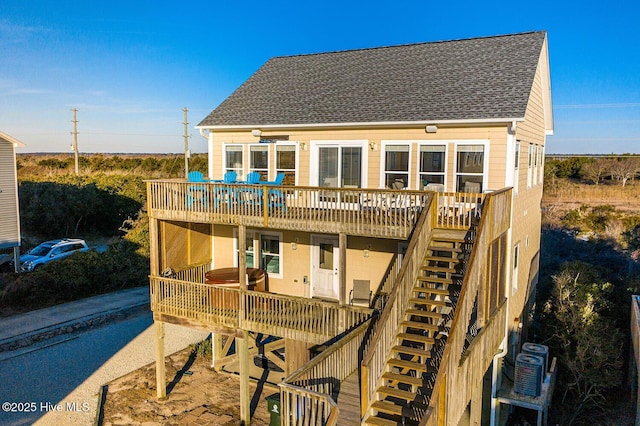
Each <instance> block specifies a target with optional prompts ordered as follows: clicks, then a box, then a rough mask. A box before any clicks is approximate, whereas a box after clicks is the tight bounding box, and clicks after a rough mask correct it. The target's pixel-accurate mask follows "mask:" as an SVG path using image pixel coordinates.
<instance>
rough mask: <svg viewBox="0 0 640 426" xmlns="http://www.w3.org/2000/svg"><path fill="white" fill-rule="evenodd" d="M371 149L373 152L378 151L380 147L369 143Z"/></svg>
mask: <svg viewBox="0 0 640 426" xmlns="http://www.w3.org/2000/svg"><path fill="white" fill-rule="evenodd" d="M369 148H371V151H375V150H376V149H378V145H376V143H375V142H369Z"/></svg>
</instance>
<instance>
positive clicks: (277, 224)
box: [147, 180, 453, 239]
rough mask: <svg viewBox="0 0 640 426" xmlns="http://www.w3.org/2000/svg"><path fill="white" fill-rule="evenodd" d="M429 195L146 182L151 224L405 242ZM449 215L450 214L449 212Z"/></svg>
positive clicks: (335, 189)
mask: <svg viewBox="0 0 640 426" xmlns="http://www.w3.org/2000/svg"><path fill="white" fill-rule="evenodd" d="M433 194H434V192H428V191H409V190H390V189H389V190H379V189H366V188H325V187H304V186H295V187H294V186H274V185H244V184H222V183H209V182H202V183H201V182H198V183H194V182H186V181H182V180H154V181H148V182H147V202H148V211H149V216H150V217H153V218H156V219H165V220H178V221H187V222H204V223H218V224H228V225H245V226H255V227H265V228H266V227H271V228H278V229H289V230H297V231H307V232H326V233H336V234H337V233H347V234H349V235H362V236H371V237H380V238H398V239H406V238H407V237H408V236H409V234H410V233H411V231H412V229H413V227H414V225H415V222H416V220H417V219H418V217H419V215H420V213H421V212H422V209H423V208H424V206H425V205H428V204H429V203H430V200H431V198H432V197H433ZM452 211H453V210H452Z"/></svg>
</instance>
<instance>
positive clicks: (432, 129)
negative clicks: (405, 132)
mask: <svg viewBox="0 0 640 426" xmlns="http://www.w3.org/2000/svg"><path fill="white" fill-rule="evenodd" d="M424 131H425V132H427V133H435V132H437V131H438V126H433V125H432V126H427V127H425V128H424Z"/></svg>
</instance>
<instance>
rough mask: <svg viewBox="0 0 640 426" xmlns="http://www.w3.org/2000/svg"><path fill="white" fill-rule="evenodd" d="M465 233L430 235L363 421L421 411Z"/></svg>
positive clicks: (445, 330)
mask: <svg viewBox="0 0 640 426" xmlns="http://www.w3.org/2000/svg"><path fill="white" fill-rule="evenodd" d="M468 243H469V241H465V238H464V235H463V234H461V235H460V236H455V237H452V236H435V235H434V236H433V237H432V239H431V242H430V243H429V247H428V250H427V254H426V256H425V257H424V260H423V264H422V268H421V275H420V276H419V277H418V278H417V279H416V282H415V286H414V287H413V291H412V295H411V296H410V299H409V303H408V308H407V309H406V310H405V311H404V318H403V321H402V322H401V324H400V329H399V331H398V333H397V334H396V343H395V345H394V346H393V347H392V348H391V353H390V354H389V357H388V359H387V361H386V364H385V370H384V373H383V375H382V381H381V384H380V385H379V387H378V389H377V390H376V400H375V401H374V402H373V403H372V404H371V405H370V407H369V410H368V411H367V414H366V415H365V419H364V422H363V423H364V424H367V425H417V424H418V423H419V420H420V418H421V417H422V415H423V414H424V413H425V412H426V409H427V407H428V405H429V399H430V396H431V392H432V390H433V385H434V382H435V379H436V375H437V373H438V368H439V365H440V360H441V359H442V355H443V353H444V347H445V344H446V340H447V336H448V334H449V329H450V327H451V321H452V319H453V315H454V312H455V307H456V303H457V300H458V296H459V294H460V289H461V285H462V278H463V272H462V271H463V270H464V269H463V267H464V261H465V256H466V255H467V254H468V252H465V250H464V248H465V247H467V248H468V246H469V244H468Z"/></svg>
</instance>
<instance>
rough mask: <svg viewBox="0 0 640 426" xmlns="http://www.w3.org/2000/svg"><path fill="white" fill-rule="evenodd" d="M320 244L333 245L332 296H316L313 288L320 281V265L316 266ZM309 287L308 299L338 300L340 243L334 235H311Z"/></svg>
mask: <svg viewBox="0 0 640 426" xmlns="http://www.w3.org/2000/svg"><path fill="white" fill-rule="evenodd" d="M320 243H330V244H333V283H332V286H333V295H327V294H316V291H315V287H316V286H317V284H318V283H319V280H320V279H321V277H320V274H321V273H322V272H321V271H320V268H319V267H320V265H318V258H319V249H320ZM310 266H311V268H310V269H311V285H310V286H309V296H310V297H314V296H317V297H322V298H329V299H335V300H339V298H340V267H339V266H340V241H339V238H338V236H337V235H336V236H334V235H311V264H310Z"/></svg>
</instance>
